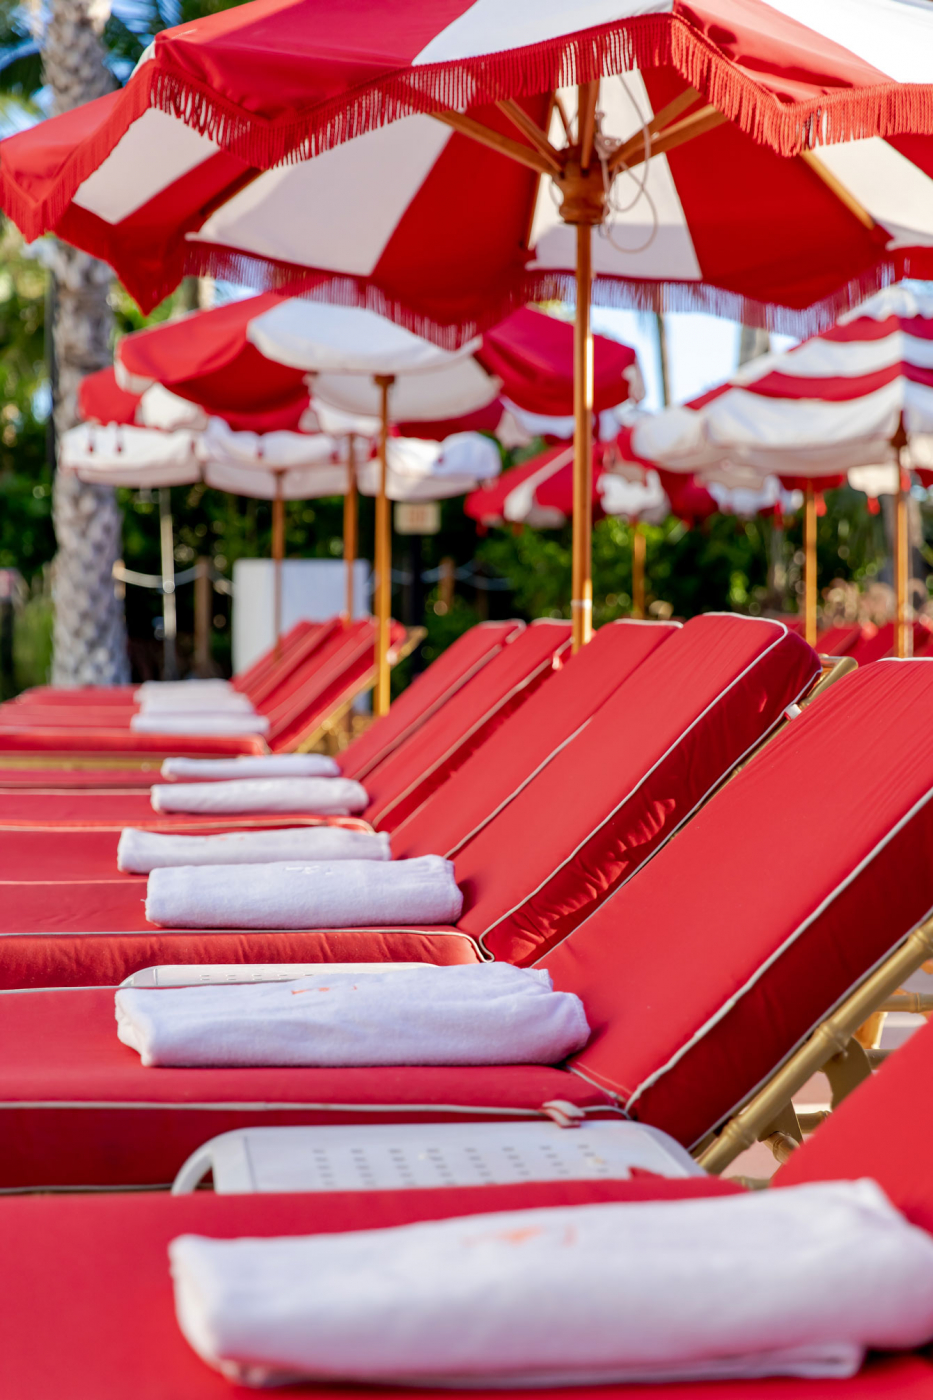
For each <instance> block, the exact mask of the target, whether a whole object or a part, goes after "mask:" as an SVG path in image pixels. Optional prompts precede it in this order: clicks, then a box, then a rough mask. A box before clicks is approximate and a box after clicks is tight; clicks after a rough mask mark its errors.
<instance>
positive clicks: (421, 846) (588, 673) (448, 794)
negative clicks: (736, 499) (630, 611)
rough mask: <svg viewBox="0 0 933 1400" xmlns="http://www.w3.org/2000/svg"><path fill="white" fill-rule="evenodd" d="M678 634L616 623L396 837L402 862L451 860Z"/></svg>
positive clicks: (666, 627)
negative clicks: (430, 858)
mask: <svg viewBox="0 0 933 1400" xmlns="http://www.w3.org/2000/svg"><path fill="white" fill-rule="evenodd" d="M678 629H679V624H678V623H675V622H632V621H623V622H609V623H607V624H606V626H605V627H600V629H599V631H598V632H597V633H596V634H595V636H594V637H593V640H592V641H591V642H590V644H589V646H585V647H583V649H582V650H581V651H578V652H577V654H576V656H572V657H570V658H569V659H568V660H565V661H564V664H563V666H562V667H561V669H560V670H559V671H556V672H555V673H554V675H553V676H551V677H550V679H549V680H548V684H547V689H546V691H543V692H538V691H536V692H535V694H534V695H532V696H531V697H530V698H529V699H528V700H527V701H526V702H525V704H524V705H522V707H521V714H520V715H513V716H511V717H510V718H509V719H507V720H506V721H505V722H504V723H503V724H502V726H501V727H500V728H499V729H497V730H496V732H495V733H494V734H493V735H491V736H490V737H489V738H488V739H486V740H485V742H484V743H483V745H482V747H481V748H479V749H478V750H477V751H476V752H475V753H473V754H472V755H471V756H470V757H469V758H468V759H467V761H466V762H465V763H464V764H463V766H462V767H461V768H459V769H458V770H457V772H456V773H454V774H452V775H451V776H450V777H448V778H446V779H445V781H444V784H443V787H442V788H440V789H438V790H436V791H435V792H433V793H432V794H431V796H430V797H429V798H427V800H426V801H425V802H424V803H423V804H422V806H420V807H419V808H418V809H417V811H415V812H412V814H411V815H410V816H409V817H407V818H405V819H404V820H403V821H400V822H398V823H397V824H396V825H395V827H394V829H393V832H392V852H393V854H394V855H395V856H396V857H397V858H401V857H407V856H423V855H430V854H436V855H446V856H448V857H450V856H452V855H453V854H454V852H455V851H457V850H458V849H459V848H460V846H462V845H463V844H464V843H465V841H466V840H467V839H468V838H469V837H470V836H471V835H473V834H474V833H475V832H477V831H478V830H479V829H480V828H481V827H482V826H484V825H485V824H486V823H487V822H488V821H489V820H490V819H491V818H492V816H493V815H494V814H495V813H496V812H498V811H499V810H500V809H501V808H502V807H504V806H506V805H507V804H508V803H509V802H510V801H511V799H512V798H513V797H514V796H515V795H516V793H518V792H519V791H520V790H521V788H522V787H523V786H524V785H525V783H527V782H528V781H529V780H530V779H531V777H532V776H533V775H534V774H535V773H536V772H538V771H539V770H540V769H541V768H543V767H544V766H545V765H546V764H548V763H549V762H550V761H551V759H552V758H554V757H555V756H556V754H557V753H558V752H559V750H560V749H561V748H562V747H563V745H564V744H566V743H567V741H568V740H569V739H570V738H572V736H573V735H574V734H575V733H576V731H577V730H578V729H579V728H580V726H581V725H582V724H585V723H586V722H587V720H589V719H590V718H591V717H592V715H594V714H595V712H596V711H597V710H598V709H599V707H600V705H602V704H604V703H605V701H606V700H608V698H609V697H610V696H611V695H612V694H613V693H614V692H615V691H616V690H617V689H618V687H619V686H620V685H622V684H623V682H624V681H626V680H627V679H628V677H629V676H630V675H631V674H632V672H633V671H635V670H637V668H638V667H639V666H640V665H641V663H642V662H643V661H644V660H645V658H646V657H648V656H650V655H651V653H652V652H653V651H654V650H655V649H656V648H657V647H659V646H660V645H661V643H662V642H666V641H668V640H669V639H670V638H671V637H673V636H674V635H675V634H676V632H677V631H678Z"/></svg>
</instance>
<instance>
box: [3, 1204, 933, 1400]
mask: <svg viewBox="0 0 933 1400" xmlns="http://www.w3.org/2000/svg"><path fill="white" fill-rule="evenodd" d="M730 1189H734V1188H729V1187H728V1186H727V1185H726V1184H725V1183H721V1182H716V1183H707V1182H690V1181H661V1180H650V1181H648V1180H644V1181H614V1182H559V1183H556V1182H548V1183H544V1184H538V1183H530V1184H526V1185H523V1186H506V1187H500V1186H482V1187H474V1188H472V1189H468V1190H446V1191H445V1190H440V1191H438V1190H433V1191H432V1190H428V1191H409V1192H403V1193H390V1192H372V1193H367V1194H366V1195H364V1196H358V1195H355V1194H352V1193H342V1194H335V1195H320V1196H308V1195H281V1196H264V1197H255V1196H212V1195H210V1194H209V1193H204V1192H202V1193H200V1194H199V1195H197V1196H189V1197H182V1198H178V1197H171V1196H165V1195H149V1194H146V1195H142V1196H140V1195H123V1196H119V1195H118V1196H100V1197H90V1198H89V1197H20V1198H12V1199H7V1200H0V1231H2V1235H3V1240H4V1245H5V1248H4V1250H3V1252H2V1255H0V1284H2V1288H3V1295H4V1307H3V1311H2V1313H0V1344H2V1346H3V1377H4V1394H5V1395H6V1396H9V1400H26V1397H28V1400H64V1397H67V1400H126V1397H127V1396H128V1395H132V1397H133V1400H166V1397H168V1396H170V1397H171V1400H247V1397H248V1396H255V1395H256V1391H255V1390H251V1389H249V1388H247V1387H243V1386H238V1385H233V1384H231V1383H230V1382H229V1381H227V1380H225V1379H224V1378H223V1377H222V1376H221V1375H219V1374H218V1373H217V1372H215V1371H213V1370H211V1369H210V1368H209V1367H207V1366H206V1365H205V1364H204V1363H203V1362H202V1361H201V1360H200V1358H199V1357H198V1356H197V1355H196V1354H195V1352H194V1351H193V1350H192V1349H191V1347H190V1346H189V1345H188V1343H187V1342H186V1341H185V1340H184V1338H183V1336H182V1334H181V1331H180V1330H179V1327H178V1323H177V1321H176V1319H175V1309H174V1298H173V1294H172V1285H171V1279H170V1277H169V1271H168V1257H167V1249H168V1244H169V1242H170V1241H171V1240H172V1239H175V1238H176V1237H177V1236H178V1235H181V1234H185V1233H188V1232H195V1233H201V1234H208V1235H212V1236H214V1237H217V1238H235V1237H237V1236H244V1235H252V1236H260V1237H261V1236H274V1235H289V1234H295V1235H297V1234H312V1233H321V1232H337V1231H344V1230H353V1229H368V1228H379V1227H384V1226H391V1225H402V1224H406V1223H409V1222H413V1221H417V1220H431V1219H440V1218H447V1217H450V1216H451V1215H460V1216H464V1215H474V1214H479V1213H483V1212H487V1211H495V1210H514V1209H516V1208H522V1207H533V1206H548V1205H553V1206H560V1205H571V1204H578V1203H584V1202H591V1201H638V1200H658V1199H669V1200H677V1199H683V1198H685V1197H690V1196H695V1195H697V1194H704V1195H705V1194H709V1193H715V1194H720V1193H723V1192H728V1191H729V1190H730ZM931 1388H933V1366H931V1364H930V1362H929V1361H927V1360H926V1359H925V1358H923V1357H921V1356H897V1357H885V1358H873V1359H871V1360H869V1362H868V1363H867V1365H866V1366H864V1367H863V1369H862V1370H861V1371H860V1373H859V1374H858V1375H857V1376H854V1377H853V1378H852V1379H851V1380H847V1381H818V1380H796V1379H791V1378H785V1379H769V1380H762V1381H732V1382H729V1381H722V1382H707V1383H704V1384H702V1385H698V1384H690V1383H687V1382H684V1383H681V1384H663V1385H644V1386H580V1387H574V1388H573V1389H562V1390H553V1389H542V1390H534V1389H532V1390H523V1391H521V1392H515V1391H511V1392H510V1391H495V1392H490V1391H483V1390H475V1391H471V1392H470V1394H471V1395H472V1396H475V1397H477V1400H503V1397H505V1396H507V1395H510V1394H511V1395H515V1394H518V1393H520V1394H522V1395H525V1396H528V1397H529V1400H550V1397H555V1396H558V1397H559V1396H563V1397H574V1400H928V1396H929V1395H930V1392H931ZM282 1393H283V1395H284V1394H287V1395H289V1396H305V1397H309V1398H310V1397H317V1400H336V1397H338V1396H339V1397H349V1398H351V1400H352V1397H369V1398H370V1400H376V1397H379V1396H384V1395H385V1394H386V1391H385V1390H384V1389H380V1388H377V1387H362V1386H343V1385H341V1386H339V1387H338V1386H327V1385H313V1386H294V1387H290V1388H289V1389H288V1390H287V1391H283V1392H282ZM391 1393H392V1394H393V1395H394V1396H397V1397H400V1400H401V1397H405V1400H442V1397H449V1396H450V1395H451V1394H452V1393H453V1392H451V1391H450V1390H432V1389H430V1388H427V1387H418V1388H416V1389H415V1388H413V1389H408V1388H406V1387H393V1388H392V1391H391Z"/></svg>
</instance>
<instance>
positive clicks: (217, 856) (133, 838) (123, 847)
mask: <svg viewBox="0 0 933 1400" xmlns="http://www.w3.org/2000/svg"><path fill="white" fill-rule="evenodd" d="M391 859H392V852H391V850H390V849H389V838H388V836H387V834H386V833H385V832H375V831H348V830H346V828H344V827H341V826H296V827H286V828H283V829H278V830H274V831H230V832H225V833H224V835H222V836H182V835H174V834H172V833H166V832H161V831H140V830H138V829H137V828H136V827H132V826H128V827H125V828H124V829H123V831H121V833H120V841H119V844H118V845H117V867H118V869H120V870H124V871H127V872H128V873H129V874H131V875H148V874H149V872H150V871H151V870H159V869H162V868H163V867H167V866H178V865H264V864H266V863H267V862H269V861H274V860H278V861H282V860H287V861H294V860H298V861H306V860H391Z"/></svg>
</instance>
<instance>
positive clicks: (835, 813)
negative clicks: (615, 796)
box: [543, 653, 933, 1145]
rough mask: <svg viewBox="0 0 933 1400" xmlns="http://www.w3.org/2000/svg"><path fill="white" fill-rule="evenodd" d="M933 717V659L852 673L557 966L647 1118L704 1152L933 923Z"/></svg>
mask: <svg viewBox="0 0 933 1400" xmlns="http://www.w3.org/2000/svg"><path fill="white" fill-rule="evenodd" d="M662 654H663V653H662ZM931 707H933V664H931V663H930V662H927V661H883V662H879V663H877V664H876V665H875V666H870V667H868V668H866V669H864V670H859V671H856V672H854V673H853V674H851V675H849V676H846V677H845V678H843V679H842V680H841V681H839V682H838V683H837V684H836V685H834V686H833V687H832V688H831V689H830V690H829V691H827V692H826V693H825V694H824V695H823V696H822V697H821V698H820V699H819V700H818V701H816V702H815V703H814V704H813V705H812V706H811V707H809V708H808V709H806V710H805V711H804V713H803V714H802V715H801V716H800V717H799V718H798V719H795V720H793V721H792V723H790V724H789V725H788V726H787V727H786V729H785V730H784V731H783V732H782V733H781V734H779V735H778V736H777V738H776V739H775V740H774V741H773V743H771V744H769V745H768V747H767V748H765V749H764V750H763V752H761V753H760V754H758V755H757V756H756V757H755V758H754V759H753V760H752V762H751V763H749V764H748V765H747V766H746V767H745V768H744V769H743V770H742V772H741V773H739V775H738V776H737V777H736V778H735V779H734V780H733V781H732V782H731V783H729V784H728V785H727V786H726V787H725V788H724V789H723V790H722V792H720V793H718V794H717V796H716V797H715V798H714V800H713V801H712V802H710V803H709V804H708V806H706V807H705V808H704V809H703V810H702V811H701V812H699V813H698V814H697V816H696V817H695V818H694V820H693V821H692V822H691V823H690V824H689V825H688V826H687V827H685V829H684V830H683V831H682V832H681V833H680V834H679V836H678V837H677V839H676V841H672V842H671V843H670V844H669V845H668V846H666V847H665V849H664V850H663V851H661V852H659V854H658V855H657V856H656V857H655V859H654V860H653V861H652V862H651V863H650V864H649V865H648V866H647V867H646V868H645V869H644V870H643V871H642V872H641V874H640V875H639V877H638V879H637V880H633V881H631V882H630V883H629V884H627V885H625V886H624V887H623V888H622V889H620V890H619V891H618V892H617V893H616V894H615V895H614V896H613V898H612V899H610V900H609V901H607V902H606V903H605V904H604V905H603V906H602V908H601V909H599V910H598V911H597V912H596V913H595V914H594V915H593V916H592V917H591V918H590V919H589V920H587V922H586V923H585V924H583V925H582V926H581V927H580V928H579V929H577V931H576V932H575V933H574V934H573V935H572V936H571V937H570V938H568V939H567V940H566V941H565V942H564V943H563V944H562V945H561V946H560V947H559V948H557V949H556V950H555V951H553V952H552V953H550V954H549V955H548V956H547V957H546V958H545V959H544V960H543V962H544V966H545V967H547V968H549V970H550V971H551V973H552V975H553V977H554V980H555V983H556V984H557V985H558V986H559V987H562V988H564V989H567V990H572V991H575V992H577V993H578V994H579V995H580V996H581V997H582V998H583V1002H584V1004H585V1006H586V1009H587V1016H588V1018H589V1022H590V1025H591V1026H592V1028H593V1032H594V1034H593V1037H592V1039H591V1041H590V1043H589V1045H588V1046H587V1047H586V1049H585V1050H583V1051H582V1053H581V1054H580V1055H578V1056H577V1057H576V1058H575V1060H574V1061H573V1065H574V1067H575V1068H576V1069H577V1070H578V1071H579V1072H580V1073H583V1074H585V1075H587V1077H588V1078H590V1079H592V1080H593V1081H594V1082H595V1083H598V1084H602V1085H603V1086H604V1087H605V1088H607V1089H610V1090H612V1091H613V1092H614V1093H616V1094H618V1096H619V1098H620V1100H621V1102H622V1104H623V1105H624V1106H625V1108H626V1109H627V1111H628V1112H629V1113H630V1114H631V1116H632V1117H635V1118H637V1119H639V1120H640V1121H643V1122H647V1123H653V1124H655V1125H656V1126H657V1127H660V1128H664V1129H665V1130H666V1131H667V1132H669V1133H671V1134H672V1136H674V1137H676V1138H678V1139H679V1140H680V1141H681V1142H682V1143H684V1144H685V1145H690V1144H693V1143H695V1142H697V1141H698V1140H699V1139H701V1138H702V1137H703V1136H704V1135H705V1134H706V1133H707V1132H709V1131H710V1130H711V1129H712V1128H713V1127H715V1125H716V1124H717V1123H720V1122H721V1121H722V1120H723V1119H724V1118H725V1117H727V1116H728V1115H729V1114H730V1113H731V1112H732V1111H733V1110H734V1109H735V1108H737V1107H738V1106H739V1105H740V1104H741V1103H742V1101H743V1100H744V1099H745V1098H747V1096H748V1095H749V1094H750V1093H751V1092H752V1091H753V1090H754V1089H755V1088H756V1086H757V1085H759V1084H761V1083H762V1082H764V1081H765V1080H766V1079H767V1077H768V1076H769V1075H770V1074H771V1073H772V1072H773V1071H774V1069H775V1068H776V1066H778V1065H779V1064H780V1063H781V1062H782V1061H783V1060H784V1059H785V1058H786V1056H787V1055H788V1054H789V1053H790V1052H791V1051H792V1050H793V1049H794V1047H795V1046H797V1045H798V1044H799V1043H800V1042H801V1041H802V1040H803V1039H804V1037H806V1036H807V1035H808V1034H809V1032H810V1031H811V1030H812V1029H813V1027H814V1026H815V1025H817V1024H818V1023H819V1021H820V1020H822V1019H823V1018H824V1017H825V1016H826V1015H827V1014H828V1012H829V1011H830V1010H831V1009H832V1008H833V1007H834V1006H835V1005H836V1004H837V1002H838V1001H839V1000H840V999H841V998H842V997H844V996H845V994H846V993H847V992H848V991H849V990H850V989H851V988H852V987H853V986H855V985H856V984H857V983H858V982H860V981H861V980H862V978H863V977H864V976H865V975H866V973H867V972H869V971H870V969H871V968H873V967H875V966H876V965H877V964H878V962H879V961H881V960H882V959H883V958H884V957H885V956H886V955H887V954H888V953H890V952H891V951H892V950H893V949H894V948H896V947H897V945H898V944H899V943H900V942H901V941H902V939H903V938H904V937H905V936H906V935H907V934H908V933H909V932H910V931H911V929H913V928H914V927H916V925H917V924H918V923H920V922H921V921H922V920H923V919H925V918H926V917H927V915H928V914H929V912H930V909H931V908H933V862H931V860H930V854H929V853H930V850H931V849H933V802H931V801H930V798H931V797H933V729H931V726H930V724H929V715H930V713H931ZM879 717H883V735H884V738H883V742H881V741H880V738H879V733H880V731H879Z"/></svg>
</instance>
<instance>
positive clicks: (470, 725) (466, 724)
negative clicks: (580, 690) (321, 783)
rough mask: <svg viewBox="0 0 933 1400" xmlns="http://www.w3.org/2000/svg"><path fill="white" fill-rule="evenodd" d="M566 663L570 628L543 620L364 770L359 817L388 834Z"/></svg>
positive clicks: (506, 648) (534, 624)
mask: <svg viewBox="0 0 933 1400" xmlns="http://www.w3.org/2000/svg"><path fill="white" fill-rule="evenodd" d="M569 658H570V623H569V622H556V621H552V620H551V619H550V618H542V619H539V621H537V622H533V623H532V624H531V626H530V627H527V628H526V629H525V631H524V632H523V633H522V634H521V636H519V637H516V638H515V640H514V641H513V642H511V643H510V645H509V646H507V647H504V648H503V649H502V651H501V652H500V653H499V655H498V656H497V657H495V658H494V659H493V660H492V661H491V662H490V663H489V665H488V666H485V667H484V668H483V670H482V671H481V672H480V673H479V674H478V675H476V676H474V677H473V679H472V680H471V681H470V682H469V683H468V684H467V685H464V686H463V687H462V688H461V690H460V691H459V693H458V694H457V695H455V696H454V697H453V698H452V699H451V700H449V701H448V702H447V704H446V705H444V707H443V708H442V709H439V710H437V711H436V712H435V714H434V715H432V716H431V717H430V719H427V720H425V722H424V723H423V724H422V725H421V726H420V727H419V728H418V729H417V730H416V731H415V733H414V734H412V735H410V736H409V737H408V738H407V739H406V740H405V741H404V742H403V743H401V744H399V745H398V747H396V748H395V749H394V750H393V752H392V753H391V754H389V755H387V757H385V758H384V759H383V760H382V761H381V762H380V763H378V764H376V765H375V766H374V767H371V768H370V769H369V772H368V773H367V775H366V780H365V787H366V791H367V792H368V793H369V798H370V802H369V806H368V807H367V808H366V811H365V812H364V813H363V815H364V817H365V818H366V820H367V821H368V822H370V823H371V825H372V826H373V827H374V828H375V829H376V830H377V831H393V830H394V829H395V827H396V826H397V825H398V824H399V822H400V821H403V820H404V818H405V817H406V816H407V815H409V814H410V813H413V812H415V811H417V809H418V808H419V807H420V806H421V804H422V803H423V802H425V801H426V800H427V799H428V798H429V797H430V796H431V794H432V793H433V792H436V791H437V790H438V789H439V788H440V787H441V786H442V784H444V783H445V782H446V780H447V779H448V778H450V777H451V776H452V775H453V774H454V773H456V772H457V770H458V769H459V768H461V767H462V766H463V764H464V763H466V761H467V759H468V758H469V757H470V755H471V754H472V753H475V752H476V751H477V750H478V749H480V748H481V747H482V745H483V744H485V742H486V741H487V739H489V738H491V737H492V735H493V733H494V732H495V731H496V730H497V729H498V728H499V726H500V725H501V724H503V723H504V722H505V720H507V719H508V718H509V716H510V715H512V714H515V713H516V711H518V710H520V709H521V708H522V707H523V706H524V705H525V704H527V702H528V701H529V700H530V698H531V697H532V696H533V695H534V694H535V692H536V691H537V690H538V689H539V688H540V687H541V686H543V685H544V683H545V682H546V681H548V682H549V681H550V679H551V677H553V676H554V675H555V673H556V672H557V671H558V670H559V669H560V667H561V665H562V664H563V662H564V661H566V660H569Z"/></svg>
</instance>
